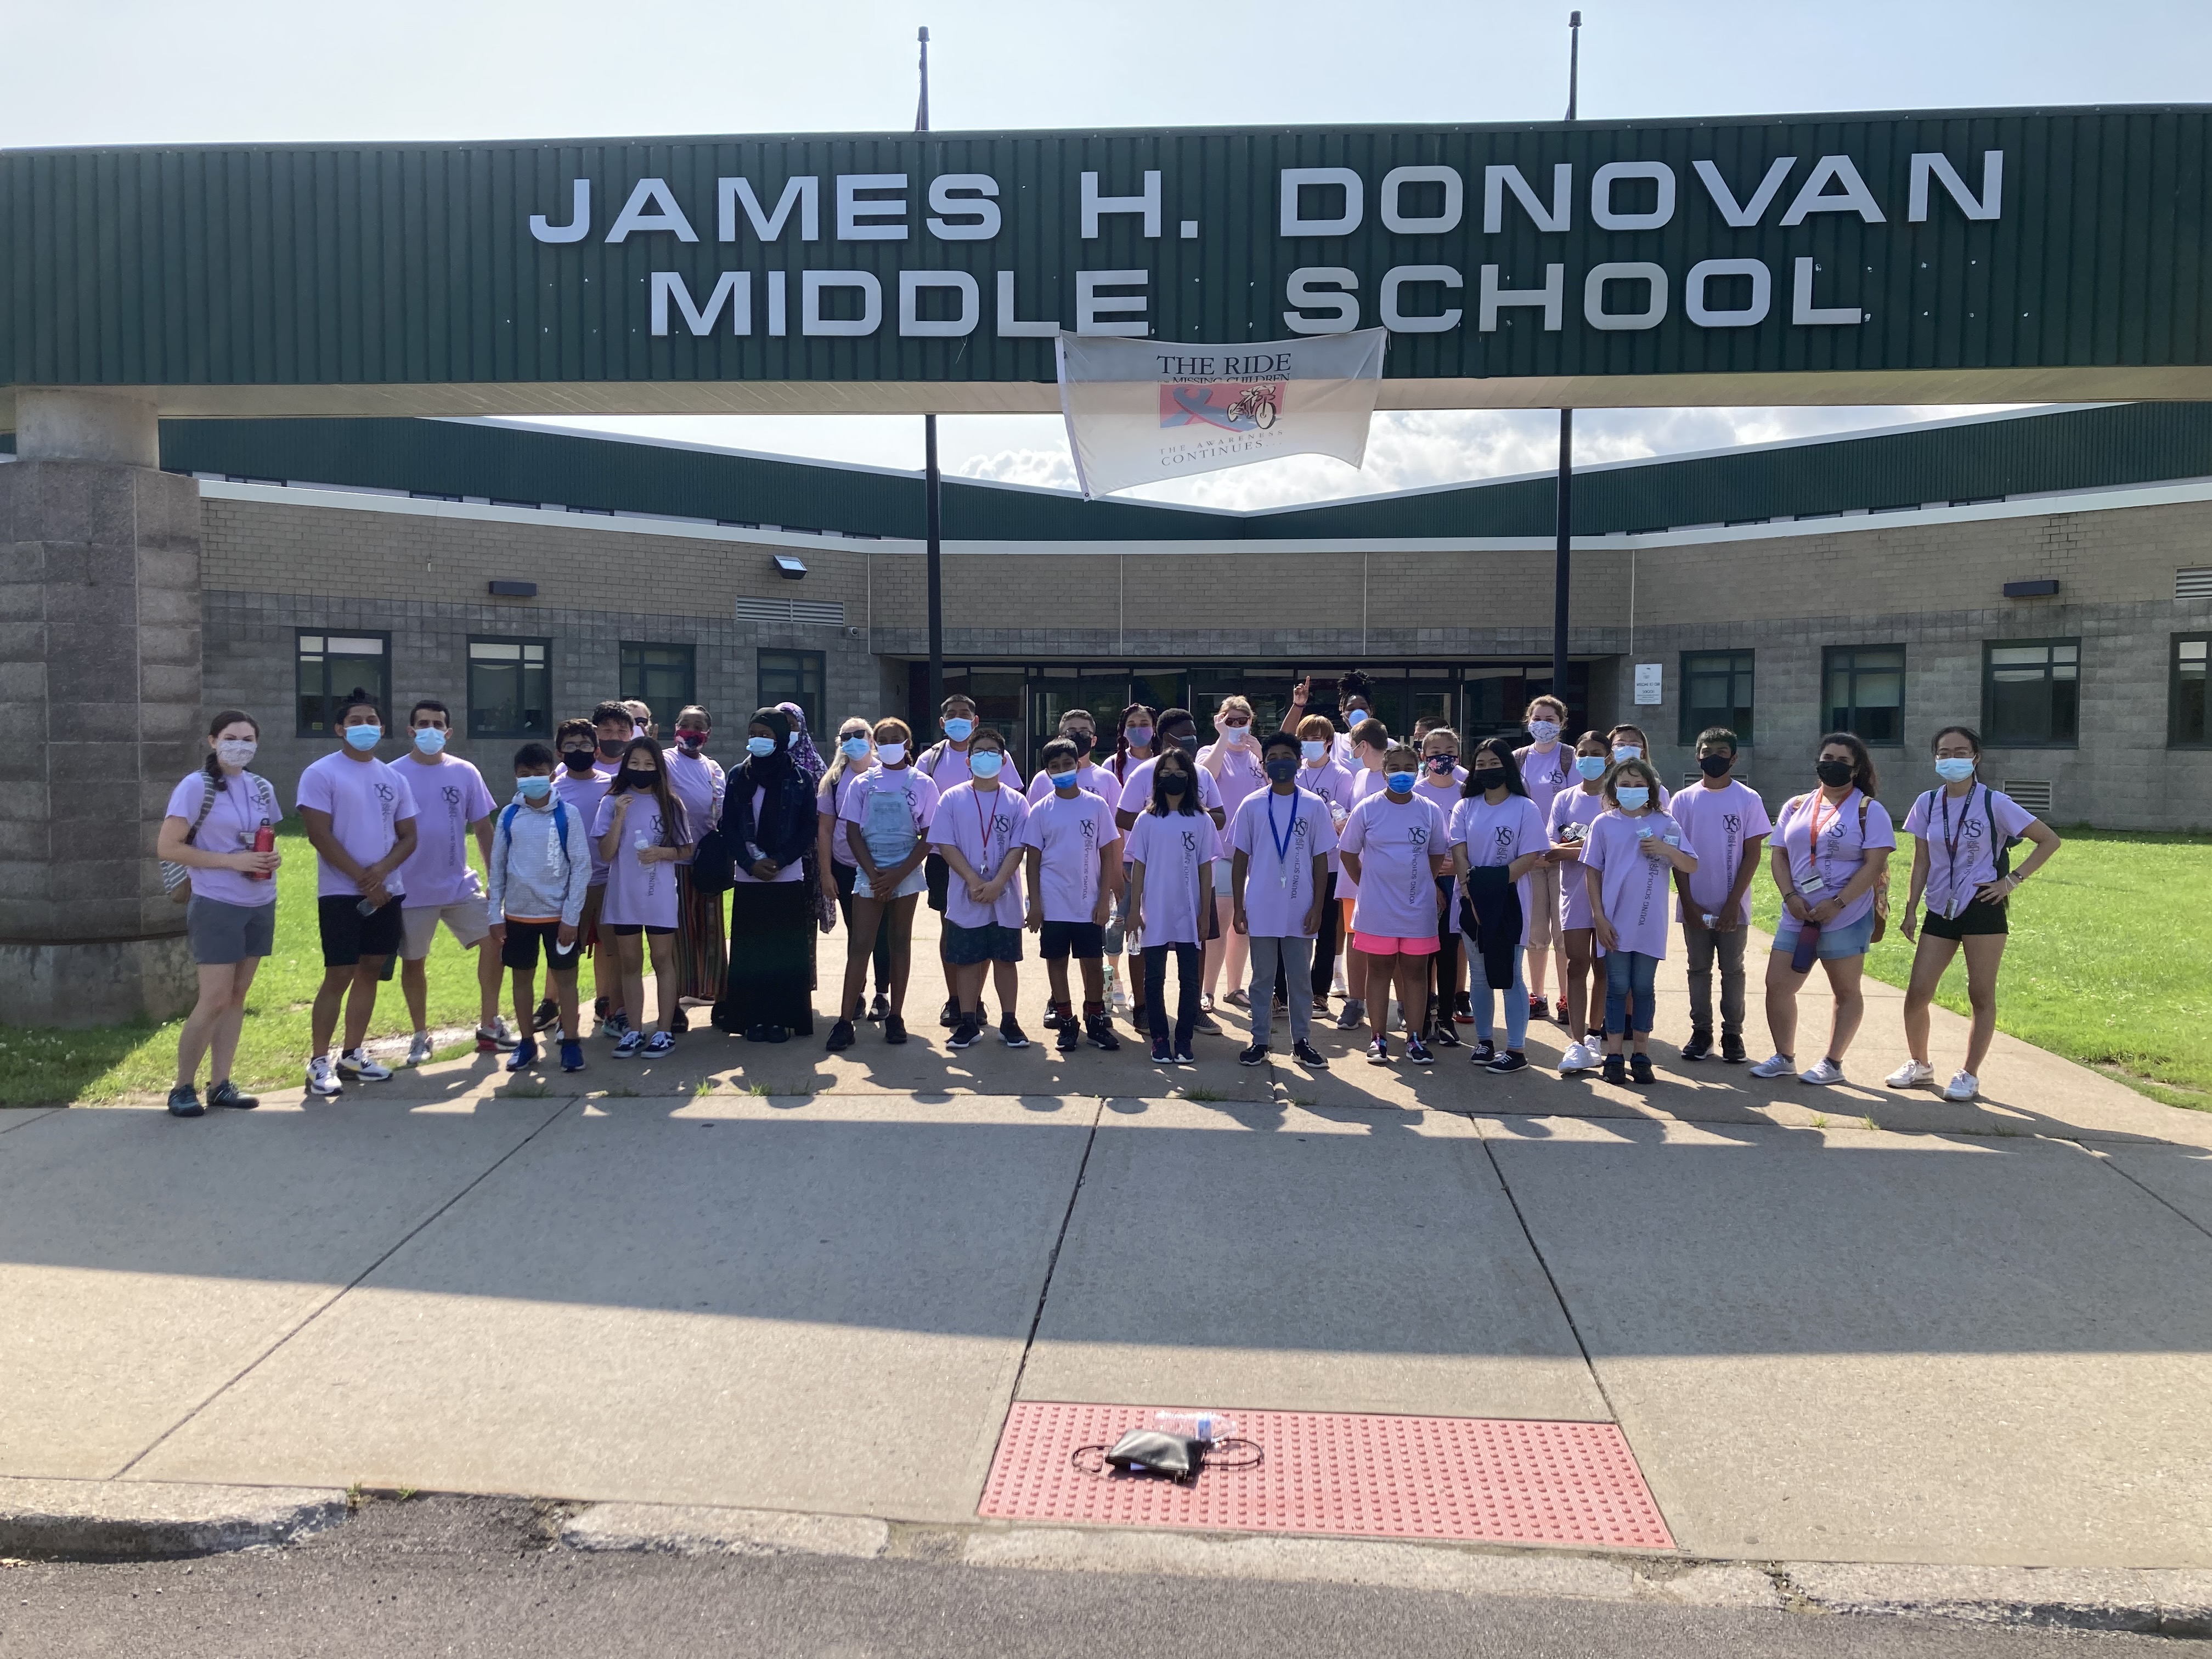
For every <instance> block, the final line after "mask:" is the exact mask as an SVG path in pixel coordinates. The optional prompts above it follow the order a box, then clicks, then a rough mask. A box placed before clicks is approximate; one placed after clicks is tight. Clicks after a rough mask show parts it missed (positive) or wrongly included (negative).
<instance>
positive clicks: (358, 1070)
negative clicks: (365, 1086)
mask: <svg viewBox="0 0 2212 1659" xmlns="http://www.w3.org/2000/svg"><path fill="white" fill-rule="evenodd" d="M338 1070H339V1071H340V1072H342V1073H344V1074H345V1075H346V1076H348V1077H349V1078H351V1079H353V1080H354V1081H355V1082H356V1083H388V1082H390V1081H391V1079H392V1068H391V1067H390V1066H380V1065H378V1064H377V1063H376V1062H375V1061H374V1060H371V1059H370V1058H369V1057H368V1054H366V1053H365V1052H363V1051H362V1050H361V1049H359V1048H348V1049H347V1050H345V1052H344V1053H343V1054H340V1055H339V1056H338Z"/></svg>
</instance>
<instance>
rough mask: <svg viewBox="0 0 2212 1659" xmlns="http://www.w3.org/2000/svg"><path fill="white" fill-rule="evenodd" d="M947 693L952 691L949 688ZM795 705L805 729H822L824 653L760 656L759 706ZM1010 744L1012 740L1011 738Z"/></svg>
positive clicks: (817, 730) (766, 653) (765, 653)
mask: <svg viewBox="0 0 2212 1659" xmlns="http://www.w3.org/2000/svg"><path fill="white" fill-rule="evenodd" d="M946 689H947V690H951V687H949V686H948V687H947V688H946ZM780 702H795V703H797V704H798V705H799V707H800V708H803V709H805V711H806V729H807V730H808V731H809V732H819V731H820V730H821V729H822V653H820V652H819V651H763V652H762V653H760V706H761V707H762V708H770V707H773V706H774V705H775V704H776V703H780ZM1008 741H1009V742H1010V743H1011V742H1012V738H1008Z"/></svg>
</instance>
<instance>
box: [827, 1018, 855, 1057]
mask: <svg viewBox="0 0 2212 1659" xmlns="http://www.w3.org/2000/svg"><path fill="white" fill-rule="evenodd" d="M858 1036H859V1033H858V1032H856V1031H854V1030H853V1022H852V1021H851V1020H849V1019H841V1020H839V1021H838V1022H837V1023H836V1024H835V1025H832V1026H831V1027H830V1028H829V1042H826V1043H824V1044H823V1047H824V1048H827V1049H829V1052H830V1053H831V1054H836V1052H837V1051H838V1050H839V1049H841V1048H851V1047H852V1046H853V1044H854V1041H855V1040H856V1039H857V1037H858Z"/></svg>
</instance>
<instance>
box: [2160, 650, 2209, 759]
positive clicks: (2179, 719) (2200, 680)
mask: <svg viewBox="0 0 2212 1659" xmlns="http://www.w3.org/2000/svg"><path fill="white" fill-rule="evenodd" d="M2208 652H2212V634H2176V635H2174V636H2173V677H2172V681H2171V682H2170V684H2168V686H2167V689H2166V742H2168V743H2169V744H2172V745H2173V747H2175V748H2176V749H2205V748H2212V719H2208V718H2207V714H2206V709H2205V706H2204V702H2205V699H2204V669H2205V658H2206V655H2207V653H2208Z"/></svg>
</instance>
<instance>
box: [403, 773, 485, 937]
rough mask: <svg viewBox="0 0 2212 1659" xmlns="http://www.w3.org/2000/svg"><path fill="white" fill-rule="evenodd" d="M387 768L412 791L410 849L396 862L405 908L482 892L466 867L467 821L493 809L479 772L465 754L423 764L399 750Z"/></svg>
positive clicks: (449, 901)
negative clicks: (404, 890)
mask: <svg viewBox="0 0 2212 1659" xmlns="http://www.w3.org/2000/svg"><path fill="white" fill-rule="evenodd" d="M392 770H393V771H395V772H397V773H398V774H399V775H400V776H401V777H403V778H404V779H406V780H407V788H408V792H409V793H410V794H412V795H413V796H414V797H415V850H414V851H413V852H412V853H410V854H408V855H407V862H406V863H404V864H403V865H401V866H399V875H400V878H401V879H402V880H403V881H404V882H405V883H406V884H407V906H406V908H409V909H410V910H419V909H423V908H428V907H431V906H435V905H445V904H459V903H460V902H462V901H464V900H465V899H472V898H481V897H483V884H482V883H480V882H479V881H478V880H477V872H475V871H473V870H471V868H469V826H470V825H471V824H472V823H476V822H477V819H479V818H482V817H487V816H488V815H489V814H490V813H491V812H493V811H496V810H497V805H498V804H497V803H496V802H495V801H494V800H493V799H492V798H491V791H490V790H489V789H488V788H486V787H484V781H483V773H481V772H479V771H477V769H476V768H475V767H473V766H471V765H470V764H469V763H468V762H466V761H465V760H461V759H459V758H457V757H442V758H441V759H440V760H438V761H437V762H436V763H431V764H426V763H423V762H422V761H419V760H417V759H416V758H415V757H414V756H412V755H403V756H401V757H399V759H398V760H397V761H394V762H393V763H392Z"/></svg>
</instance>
